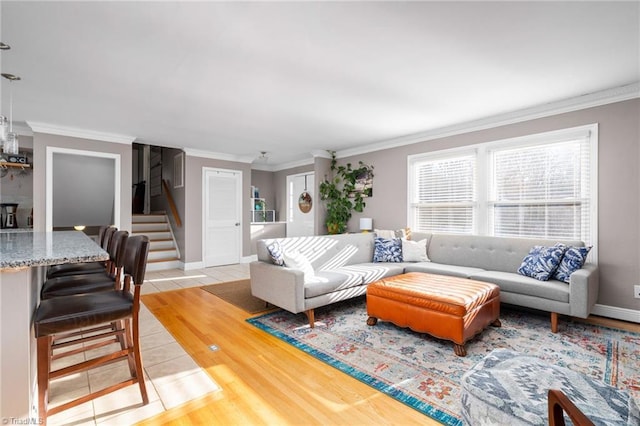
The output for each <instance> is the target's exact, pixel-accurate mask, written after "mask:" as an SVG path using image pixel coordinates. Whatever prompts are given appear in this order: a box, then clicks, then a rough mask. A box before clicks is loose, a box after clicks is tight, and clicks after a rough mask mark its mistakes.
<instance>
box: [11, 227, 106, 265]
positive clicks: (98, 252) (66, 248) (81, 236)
mask: <svg viewBox="0 0 640 426" xmlns="http://www.w3.org/2000/svg"><path fill="white" fill-rule="evenodd" d="M107 259H109V254H108V253H107V252H106V251H104V250H103V249H102V248H101V247H100V246H99V245H98V244H96V243H95V241H93V240H92V239H91V238H89V237H88V236H87V235H86V234H85V233H84V232H79V231H56V232H4V233H0V270H10V269H18V268H24V267H29V266H46V265H58V264H63V263H80V262H96V261H100V260H107Z"/></svg>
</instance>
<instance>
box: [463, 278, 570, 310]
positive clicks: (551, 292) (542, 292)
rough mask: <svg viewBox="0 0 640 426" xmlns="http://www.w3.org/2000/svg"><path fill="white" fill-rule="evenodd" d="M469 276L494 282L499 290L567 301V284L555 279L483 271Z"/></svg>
mask: <svg viewBox="0 0 640 426" xmlns="http://www.w3.org/2000/svg"><path fill="white" fill-rule="evenodd" d="M469 278H471V279H472V280H477V281H484V282H488V283H494V284H497V285H499V286H500V291H503V292H509V293H516V294H526V295H529V296H536V297H541V298H543V299H550V300H557V301H558V302H564V303H568V302H569V286H568V285H566V284H565V283H563V282H560V281H556V280H549V281H540V280H536V279H535V278H530V277H525V276H523V275H519V274H516V273H513V272H501V271H484V272H478V273H475V274H472V275H471V276H470V277H469Z"/></svg>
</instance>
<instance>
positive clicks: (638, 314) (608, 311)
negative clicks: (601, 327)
mask: <svg viewBox="0 0 640 426" xmlns="http://www.w3.org/2000/svg"><path fill="white" fill-rule="evenodd" d="M591 314H592V315H598V316H601V317H607V318H614V319H619V320H623V321H629V322H635V323H638V324H640V311H636V310H634V309H627V308H618V307H617V306H608V305H598V304H596V305H594V306H593V309H592V310H591Z"/></svg>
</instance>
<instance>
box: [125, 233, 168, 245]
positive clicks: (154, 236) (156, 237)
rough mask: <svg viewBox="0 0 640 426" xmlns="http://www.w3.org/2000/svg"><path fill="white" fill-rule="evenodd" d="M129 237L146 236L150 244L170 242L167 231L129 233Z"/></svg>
mask: <svg viewBox="0 0 640 426" xmlns="http://www.w3.org/2000/svg"><path fill="white" fill-rule="evenodd" d="M131 235H146V236H147V237H149V241H150V242H152V243H153V242H154V241H166V240H171V233H170V232H169V231H158V232H145V231H142V232H136V231H133V232H132V233H131Z"/></svg>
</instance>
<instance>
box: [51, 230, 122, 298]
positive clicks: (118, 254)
mask: <svg viewBox="0 0 640 426" xmlns="http://www.w3.org/2000/svg"><path fill="white" fill-rule="evenodd" d="M109 229H114V228H109ZM111 234H112V235H111V236H110V243H109V249H108V252H109V260H108V261H107V269H106V270H105V269H103V270H102V271H96V272H93V273H85V274H80V273H78V274H69V275H62V276H57V277H54V278H49V279H48V280H47V281H45V282H44V284H43V285H42V289H41V291H40V299H42V300H44V299H50V298H52V297H60V296H71V295H73V294H79V293H94V292H97V291H107V290H113V289H119V288H120V279H121V275H122V267H123V262H124V251H125V247H126V242H127V238H128V236H129V233H128V232H127V231H116V232H112V233H111Z"/></svg>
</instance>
